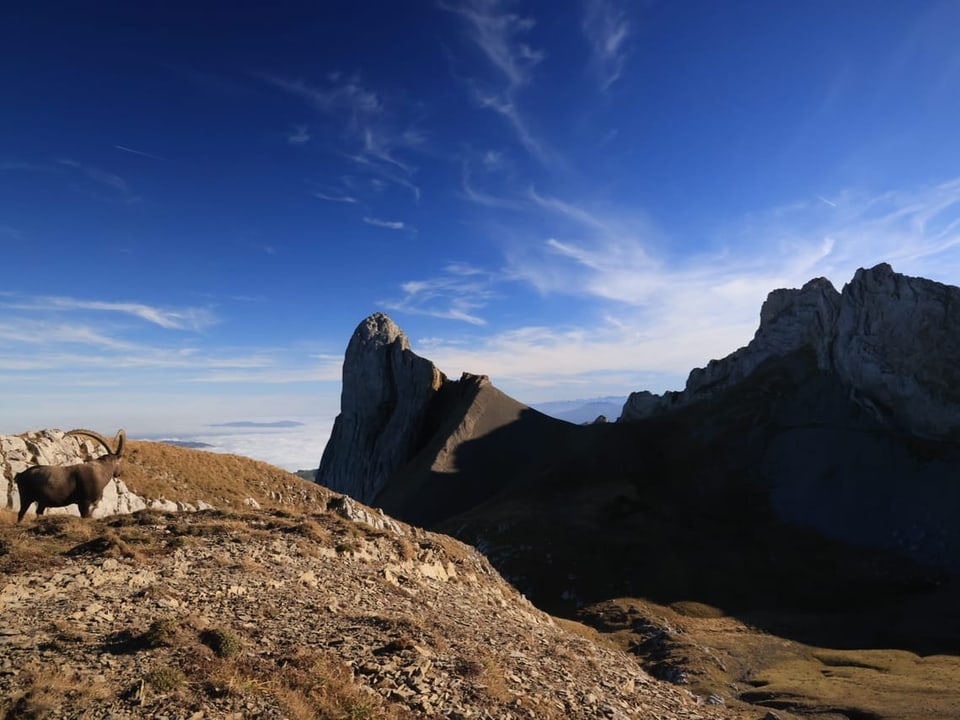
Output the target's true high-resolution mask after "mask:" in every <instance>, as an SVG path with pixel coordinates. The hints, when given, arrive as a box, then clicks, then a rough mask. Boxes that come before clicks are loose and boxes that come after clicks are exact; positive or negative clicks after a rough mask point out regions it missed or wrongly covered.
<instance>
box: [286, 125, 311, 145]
mask: <svg viewBox="0 0 960 720" xmlns="http://www.w3.org/2000/svg"><path fill="white" fill-rule="evenodd" d="M308 142H310V129H309V128H308V127H307V126H306V125H297V126H296V127H295V128H293V129H292V130H290V131H289V132H288V133H287V143H288V144H290V145H305V144H306V143H308Z"/></svg>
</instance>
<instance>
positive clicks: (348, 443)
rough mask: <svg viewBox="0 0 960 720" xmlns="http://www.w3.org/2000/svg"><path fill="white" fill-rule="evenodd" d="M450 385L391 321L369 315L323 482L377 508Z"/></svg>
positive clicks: (349, 359) (351, 364)
mask: <svg viewBox="0 0 960 720" xmlns="http://www.w3.org/2000/svg"><path fill="white" fill-rule="evenodd" d="M445 381H446V377H445V376H444V374H443V373H442V372H440V371H439V370H438V369H437V367H436V366H435V365H434V364H433V363H432V362H430V361H429V360H426V359H424V358H422V357H420V356H418V355H416V354H415V353H414V352H413V351H412V350H411V349H410V341H409V340H408V339H407V336H406V335H405V334H404V332H403V331H402V330H401V329H400V328H399V327H397V325H396V324H395V323H394V322H393V321H392V320H391V319H390V318H389V317H387V316H386V315H385V314H383V313H375V314H373V315H371V316H370V317H368V318H366V319H365V320H364V321H363V322H361V323H360V325H358V326H357V329H356V330H355V331H354V333H353V336H352V337H351V339H350V342H349V344H348V345H347V351H346V355H345V357H344V361H343V389H342V393H341V398H340V414H339V415H338V416H337V419H336V420H335V422H334V425H333V432H332V433H331V435H330V440H329V442H328V443H327V446H326V448H325V449H324V452H323V458H322V459H321V461H320V468H319V469H318V470H317V482H318V483H320V484H321V485H325V486H327V487H328V488H330V489H331V490H334V491H336V492H339V493H344V494H346V495H350V496H351V497H353V498H354V499H356V500H359V501H360V502H363V503H371V502H372V501H373V500H374V498H375V497H376V496H377V494H378V493H379V492H380V490H382V489H383V487H384V485H385V483H386V482H387V480H388V479H389V477H390V476H391V474H392V473H393V472H395V471H396V470H397V469H398V468H400V467H401V466H402V465H404V464H405V463H406V462H408V461H409V460H410V458H411V457H412V456H413V455H414V453H415V451H416V449H417V448H416V447H415V443H416V439H417V435H418V431H419V429H420V425H421V423H422V422H423V418H424V413H425V409H426V407H427V406H428V404H429V403H430V401H431V400H432V399H433V398H434V396H435V395H436V393H437V392H438V391H439V390H440V388H441V387H442V386H443V384H444V382H445Z"/></svg>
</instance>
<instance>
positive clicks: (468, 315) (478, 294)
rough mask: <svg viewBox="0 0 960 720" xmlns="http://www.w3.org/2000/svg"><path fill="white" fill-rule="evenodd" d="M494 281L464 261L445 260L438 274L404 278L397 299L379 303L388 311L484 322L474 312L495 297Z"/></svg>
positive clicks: (494, 278) (475, 323) (474, 322)
mask: <svg viewBox="0 0 960 720" xmlns="http://www.w3.org/2000/svg"><path fill="white" fill-rule="evenodd" d="M498 281H499V279H498V277H497V274H496V273H491V272H488V271H486V270H483V269H481V268H478V267H475V266H473V265H470V264H467V263H449V264H447V265H446V266H445V267H444V268H443V272H442V274H441V275H439V276H438V277H434V278H428V279H425V280H410V281H407V282H405V283H403V284H402V285H401V286H400V289H401V291H402V292H403V295H402V296H401V297H400V298H394V299H388V300H383V301H381V303H382V304H383V305H384V307H386V308H387V309H388V310H395V311H398V312H404V313H409V314H413V315H428V316H430V317H436V318H443V319H448V320H459V321H462V322H466V323H469V324H470V325H486V323H487V321H486V320H485V319H484V318H483V317H481V316H480V315H479V314H478V311H479V310H482V309H483V308H484V307H486V305H487V303H488V302H489V301H490V300H491V299H492V298H493V297H495V296H496V290H495V285H496V283H497V282H498Z"/></svg>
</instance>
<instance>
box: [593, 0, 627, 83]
mask: <svg viewBox="0 0 960 720" xmlns="http://www.w3.org/2000/svg"><path fill="white" fill-rule="evenodd" d="M583 10H584V12H583V23H582V26H581V27H582V29H583V34H584V36H585V37H586V38H587V42H589V43H590V47H591V49H592V51H593V66H594V68H595V70H596V73H597V75H598V77H599V80H600V89H601V90H602V91H606V90H608V89H609V88H610V86H611V85H613V83H615V82H616V81H617V80H619V79H620V76H621V75H622V73H623V65H624V62H625V60H626V42H627V38H628V37H629V36H630V30H631V27H630V21H629V20H628V19H627V15H626V12H625V11H624V10H623V9H622V8H620V7H618V6H617V3H616V2H614V0H584V3H583Z"/></svg>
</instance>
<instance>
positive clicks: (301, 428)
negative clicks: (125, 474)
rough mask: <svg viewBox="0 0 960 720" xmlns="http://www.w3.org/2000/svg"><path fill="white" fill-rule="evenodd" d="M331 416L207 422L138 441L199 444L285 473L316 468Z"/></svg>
mask: <svg viewBox="0 0 960 720" xmlns="http://www.w3.org/2000/svg"><path fill="white" fill-rule="evenodd" d="M333 420H334V418H333V416H329V415H322V416H299V417H284V418H277V417H261V418H257V417H254V418H249V419H245V420H243V421H239V422H232V423H209V424H204V425H198V426H195V427H190V428H183V429H180V430H177V431H174V432H158V433H151V434H149V435H140V436H139V437H138V439H143V440H155V441H164V442H174V443H202V444H203V445H202V446H200V449H201V450H207V451H210V452H221V453H232V454H235V455H244V456H246V457H249V458H253V459H255V460H262V461H264V462H268V463H270V464H271V465H276V466H277V467H281V468H283V469H285V470H290V471H296V470H308V469H316V468H317V467H319V465H320V458H321V456H322V455H323V449H324V448H325V447H326V445H327V440H328V439H329V438H330V432H331V430H332V429H333Z"/></svg>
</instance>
